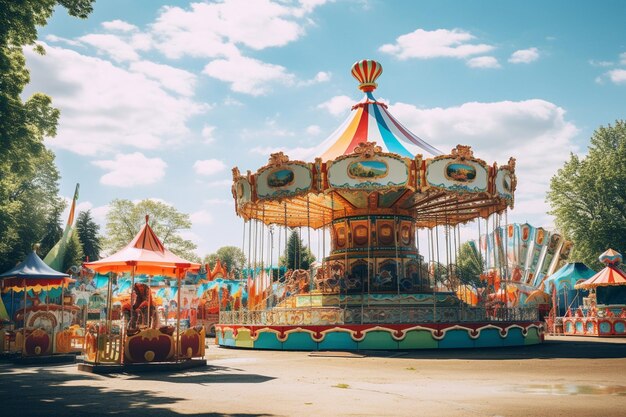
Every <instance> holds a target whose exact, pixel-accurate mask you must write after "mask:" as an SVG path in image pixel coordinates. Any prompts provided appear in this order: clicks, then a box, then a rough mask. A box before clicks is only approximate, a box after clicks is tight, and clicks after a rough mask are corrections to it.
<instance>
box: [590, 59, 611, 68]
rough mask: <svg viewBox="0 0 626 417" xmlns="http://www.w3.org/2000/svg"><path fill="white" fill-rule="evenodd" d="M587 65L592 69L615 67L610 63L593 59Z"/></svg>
mask: <svg viewBox="0 0 626 417" xmlns="http://www.w3.org/2000/svg"><path fill="white" fill-rule="evenodd" d="M589 65H591V66H592V67H611V66H613V65H615V63H613V62H611V61H595V60H593V59H591V60H589Z"/></svg>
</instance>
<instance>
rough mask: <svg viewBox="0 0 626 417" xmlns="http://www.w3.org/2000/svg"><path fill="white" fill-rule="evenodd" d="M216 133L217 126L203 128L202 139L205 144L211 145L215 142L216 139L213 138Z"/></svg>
mask: <svg viewBox="0 0 626 417" xmlns="http://www.w3.org/2000/svg"><path fill="white" fill-rule="evenodd" d="M214 131H215V126H209V125H204V127H203V128H202V133H201V135H202V139H203V141H202V142H203V143H205V144H209V143H213V142H214V141H215V137H214V136H213V132H214Z"/></svg>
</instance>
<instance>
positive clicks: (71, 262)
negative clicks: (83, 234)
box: [63, 232, 85, 272]
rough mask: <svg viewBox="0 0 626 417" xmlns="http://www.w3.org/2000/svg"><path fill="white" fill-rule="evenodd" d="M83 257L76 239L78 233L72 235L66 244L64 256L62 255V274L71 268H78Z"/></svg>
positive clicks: (78, 240) (78, 241)
mask: <svg viewBox="0 0 626 417" xmlns="http://www.w3.org/2000/svg"><path fill="white" fill-rule="evenodd" d="M84 259H85V255H84V253H83V246H82V245H81V243H80V239H79V238H78V233H76V232H74V233H72V237H71V238H70V240H69V241H68V242H67V248H66V249H65V255H63V272H66V271H67V270H68V269H70V267H72V266H79V265H81V264H82V263H83V260H84Z"/></svg>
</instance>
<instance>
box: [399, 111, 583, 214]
mask: <svg viewBox="0 0 626 417" xmlns="http://www.w3.org/2000/svg"><path fill="white" fill-rule="evenodd" d="M390 111H391V112H392V114H394V116H395V117H396V118H397V119H398V120H400V121H402V122H403V123H405V124H406V126H407V127H408V128H409V129H410V130H412V131H413V132H414V133H416V134H417V135H418V136H420V137H422V138H424V139H426V140H427V141H428V142H430V143H431V144H432V145H434V146H436V147H438V148H439V149H441V150H442V151H444V152H448V151H449V150H450V149H452V148H453V147H454V146H456V145H457V144H469V145H471V146H472V149H473V150H474V155H475V156H477V157H478V158H480V159H483V160H485V161H487V163H493V162H498V163H499V164H500V165H502V164H505V163H506V162H507V161H508V158H509V157H511V156H512V157H515V158H516V159H517V167H516V173H517V177H518V189H517V192H516V196H517V198H516V205H517V206H518V208H517V209H516V210H515V211H514V213H515V215H516V216H519V217H517V219H518V220H521V221H524V219H523V216H529V218H530V216H531V215H532V216H534V218H537V216H536V214H537V213H544V217H543V221H549V219H550V217H549V216H547V215H545V212H546V211H548V206H547V204H546V203H545V193H546V191H547V190H548V187H549V182H550V178H551V177H552V176H553V175H554V174H555V173H556V171H557V169H558V168H560V167H561V166H562V164H563V162H564V161H565V160H566V159H567V158H568V156H569V152H570V151H574V152H575V151H576V150H577V147H576V146H575V144H574V143H573V138H574V137H575V136H576V134H577V133H578V129H577V128H576V126H575V125H574V124H573V123H571V122H569V121H567V120H566V119H565V110H564V109H562V108H561V107H558V106H557V105H555V104H553V103H550V102H547V101H544V100H537V99H536V100H526V101H519V102H514V101H502V102H494V103H476V102H472V103H465V104H463V105H461V106H458V107H449V108H432V109H420V108H417V107H415V106H413V105H410V104H404V103H397V104H395V105H392V106H390ZM531 208H532V213H531ZM516 221H517V220H516Z"/></svg>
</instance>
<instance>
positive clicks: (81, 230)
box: [76, 210, 102, 261]
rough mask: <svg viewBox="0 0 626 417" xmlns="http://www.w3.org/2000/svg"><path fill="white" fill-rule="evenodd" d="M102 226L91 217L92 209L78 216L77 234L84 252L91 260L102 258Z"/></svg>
mask: <svg viewBox="0 0 626 417" xmlns="http://www.w3.org/2000/svg"><path fill="white" fill-rule="evenodd" d="M99 233H100V226H99V225H98V224H97V223H96V222H95V221H94V220H93V218H92V217H91V210H87V211H81V212H80V213H78V217H77V218H76V234H77V235H78V240H79V241H80V244H81V246H82V248H83V254H84V256H85V257H88V258H89V260H90V261H97V260H98V259H100V250H101V249H102V246H101V243H100V235H99Z"/></svg>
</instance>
